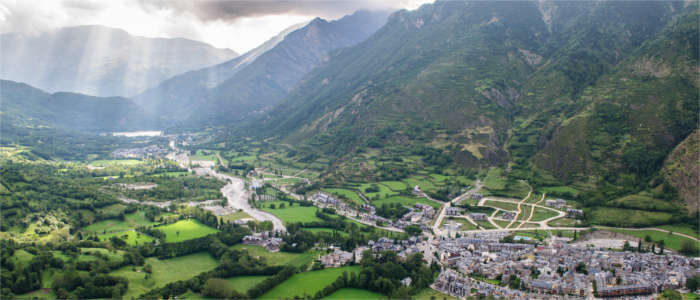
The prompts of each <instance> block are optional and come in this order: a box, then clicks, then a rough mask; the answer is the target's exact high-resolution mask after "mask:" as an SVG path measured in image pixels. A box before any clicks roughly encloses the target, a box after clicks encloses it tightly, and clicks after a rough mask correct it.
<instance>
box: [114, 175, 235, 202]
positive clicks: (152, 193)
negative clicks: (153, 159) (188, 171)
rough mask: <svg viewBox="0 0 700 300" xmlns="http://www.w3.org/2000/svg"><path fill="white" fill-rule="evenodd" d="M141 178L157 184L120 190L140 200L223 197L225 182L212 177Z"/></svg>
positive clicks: (197, 199)
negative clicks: (151, 186)
mask: <svg viewBox="0 0 700 300" xmlns="http://www.w3.org/2000/svg"><path fill="white" fill-rule="evenodd" d="M141 179H142V181H141V182H143V181H146V182H153V183H156V184H157V185H158V186H157V187H155V188H152V189H138V190H134V189H123V190H121V191H120V192H122V193H123V194H124V195H126V196H127V197H129V198H133V199H139V200H141V201H164V200H166V199H175V200H188V201H202V200H210V199H224V197H223V195H222V194H221V191H220V190H221V188H222V187H223V186H224V185H225V184H224V183H223V182H222V181H219V180H217V179H215V178H212V177H203V176H180V177H158V176H146V177H143V178H141Z"/></svg>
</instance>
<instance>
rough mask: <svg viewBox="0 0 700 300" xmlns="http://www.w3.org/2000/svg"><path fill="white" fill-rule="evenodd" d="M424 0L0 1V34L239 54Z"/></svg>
mask: <svg viewBox="0 0 700 300" xmlns="http://www.w3.org/2000/svg"><path fill="white" fill-rule="evenodd" d="M426 2H428V0H393V1H381V0H352V1H337V0H332V1H326V0H315V1H310V0H297V1H272V0H259V1H247V2H245V1H230V0H206V1H203V0H193V1H179V0H165V1H160V0H109V1H98V0H64V1H53V0H36V1H26V0H0V32H2V33H6V32H24V33H28V34H35V33H38V32H41V31H46V30H50V29H54V28H58V27H66V26H77V25H92V24H98V25H103V26H108V27H114V28H121V29H124V30H126V31H128V32H129V33H131V34H134V35H139V36H147V37H167V38H173V37H182V38H188V39H193V40H199V41H203V42H206V43H209V44H211V45H213V46H215V47H219V48H230V49H233V50H235V51H237V52H239V53H243V52H245V51H247V50H250V49H252V48H254V47H256V46H258V45H259V44H261V43H263V42H264V41H266V40H267V39H269V38H270V37H272V36H274V35H276V34H277V33H279V32H280V31H282V30H283V29H285V28H287V27H289V26H291V25H294V24H297V23H300V22H303V21H308V20H310V19H312V18H314V17H317V16H319V17H322V18H326V19H336V18H339V17H341V16H343V15H345V14H349V13H352V12H353V11H354V10H357V9H399V8H407V9H415V8H417V7H418V6H419V5H421V4H423V3H426Z"/></svg>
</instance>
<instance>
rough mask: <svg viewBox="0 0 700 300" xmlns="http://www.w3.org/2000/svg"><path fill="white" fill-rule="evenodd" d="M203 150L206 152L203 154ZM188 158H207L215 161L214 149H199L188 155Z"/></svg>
mask: <svg viewBox="0 0 700 300" xmlns="http://www.w3.org/2000/svg"><path fill="white" fill-rule="evenodd" d="M205 152H206V153H207V154H205ZM190 160H208V161H214V162H215V161H217V157H216V151H213V150H201V149H199V150H197V153H195V155H192V156H190Z"/></svg>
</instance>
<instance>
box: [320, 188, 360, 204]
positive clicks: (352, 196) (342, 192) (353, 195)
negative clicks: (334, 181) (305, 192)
mask: <svg viewBox="0 0 700 300" xmlns="http://www.w3.org/2000/svg"><path fill="white" fill-rule="evenodd" d="M323 191H324V192H326V193H329V194H331V195H335V196H338V197H340V198H343V199H347V200H350V201H352V202H353V203H357V204H364V203H365V201H363V200H362V199H361V198H360V196H359V195H357V192H355V191H353V190H348V189H335V188H328V189H323Z"/></svg>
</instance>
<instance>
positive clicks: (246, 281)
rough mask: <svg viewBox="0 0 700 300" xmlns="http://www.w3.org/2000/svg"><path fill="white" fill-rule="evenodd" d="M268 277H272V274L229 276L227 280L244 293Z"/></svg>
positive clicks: (235, 288)
mask: <svg viewBox="0 0 700 300" xmlns="http://www.w3.org/2000/svg"><path fill="white" fill-rule="evenodd" d="M267 278H270V276H263V275H260V276H236V277H231V278H227V279H226V281H228V282H230V283H231V285H232V286H233V289H234V290H236V291H237V292H239V293H242V294H244V293H246V292H248V290H249V289H251V288H252V287H254V286H256V285H257V284H258V283H261V282H263V281H265V279H267Z"/></svg>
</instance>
